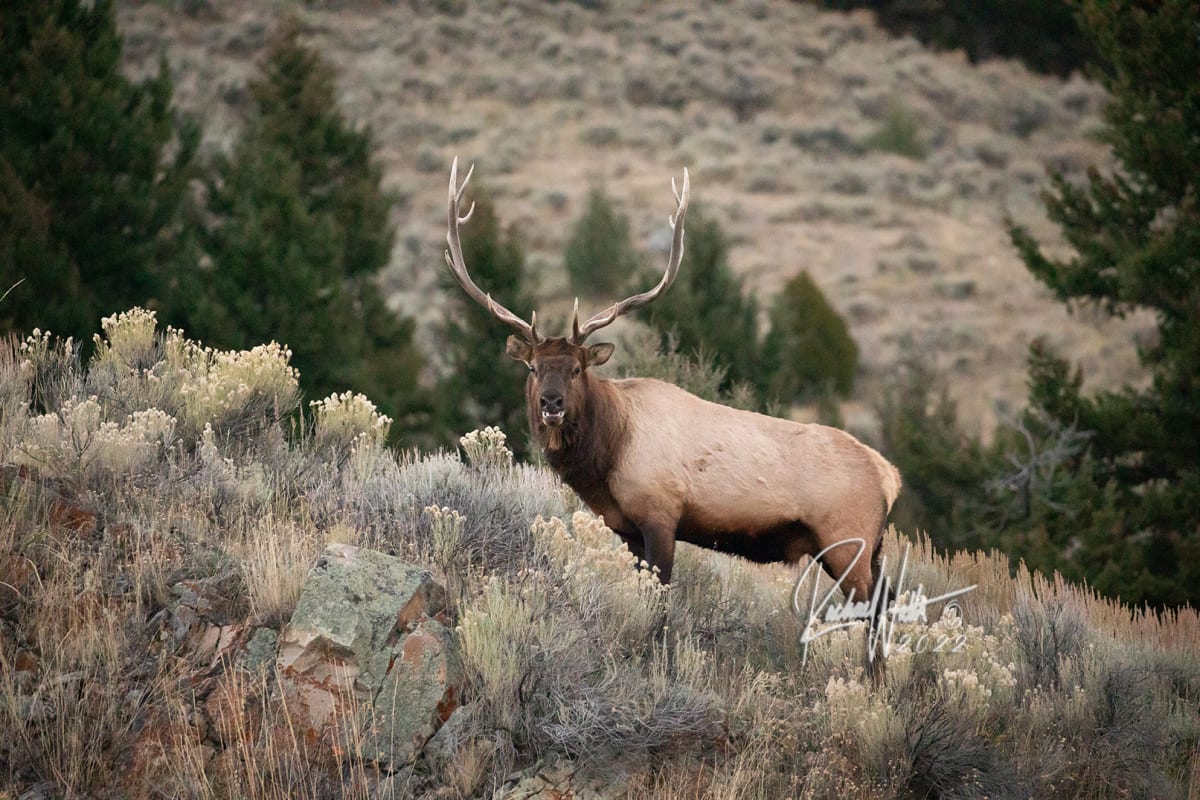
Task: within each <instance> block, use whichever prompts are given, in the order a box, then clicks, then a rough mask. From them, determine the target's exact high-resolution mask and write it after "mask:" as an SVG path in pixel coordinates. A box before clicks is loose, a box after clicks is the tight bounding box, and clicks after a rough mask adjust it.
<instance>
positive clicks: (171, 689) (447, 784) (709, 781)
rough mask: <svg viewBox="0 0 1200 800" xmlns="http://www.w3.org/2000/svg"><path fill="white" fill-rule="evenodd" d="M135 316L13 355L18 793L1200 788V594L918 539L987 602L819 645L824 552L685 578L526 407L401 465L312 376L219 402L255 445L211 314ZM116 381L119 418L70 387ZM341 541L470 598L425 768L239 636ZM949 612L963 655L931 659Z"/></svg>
mask: <svg viewBox="0 0 1200 800" xmlns="http://www.w3.org/2000/svg"><path fill="white" fill-rule="evenodd" d="M121 324H122V325H124V326H126V328H125V331H124V335H126V336H130V337H133V338H134V339H138V340H141V341H143V342H149V344H147V345H146V347H145V349H144V352H145V353H148V354H149V355H148V356H146V357H145V358H142V359H138V360H135V361H136V365H135V364H126V365H125V366H124V368H119V366H118V365H116V364H115V362H114V361H113V359H112V357H111V355H109V354H108V353H109V351H108V350H105V349H104V348H101V350H100V354H99V355H98V356H97V357H96V358H95V359H94V360H93V361H92V363H91V364H89V365H88V369H87V370H84V369H83V368H82V367H81V366H80V365H79V364H78V362H77V360H76V359H74V358H73V356H72V354H71V352H70V350H69V348H66V347H65V346H64V345H62V344H60V343H57V342H55V341H54V340H52V339H42V338H39V340H38V343H35V344H34V346H32V347H30V348H26V349H24V350H22V349H21V347H20V346H15V345H10V346H8V347H6V348H4V349H2V350H0V380H2V381H3V382H2V383H0V402H2V403H3V404H4V408H5V413H4V416H3V417H0V497H3V503H2V505H0V728H3V729H4V730H5V731H7V732H11V734H10V735H6V736H5V737H2V738H0V796H6V795H12V796H16V795H19V794H21V793H22V792H24V791H25V790H26V789H29V788H32V787H41V790H42V791H44V792H45V793H48V794H50V795H54V796H93V797H157V796H164V795H166V796H178V797H204V798H208V797H214V798H215V797H231V796H238V797H255V798H275V797H279V798H282V797H312V798H317V797H330V796H349V797H368V796H370V795H371V793H372V792H377V791H382V792H392V793H393V794H394V795H395V796H434V795H435V794H436V795H437V796H439V797H445V796H454V797H476V796H484V797H486V796H490V794H491V792H492V791H493V790H495V789H496V788H498V787H499V786H501V785H502V784H503V783H504V781H505V779H506V778H507V777H508V776H510V775H512V774H514V773H516V772H518V771H520V770H522V769H525V768H528V767H530V766H533V765H536V764H539V763H543V762H545V763H550V762H552V761H561V760H564V759H565V760H566V761H567V762H570V763H572V764H574V765H575V768H577V770H578V772H577V775H578V776H579V778H580V780H582V779H583V778H584V777H587V779H589V780H593V781H599V782H601V783H613V784H614V785H616V784H619V785H623V786H625V787H626V791H627V793H628V796H631V797H639V796H655V797H666V798H744V797H762V798H778V797H805V798H824V797H830V798H832V797H838V798H847V797H850V798H874V797H913V796H918V797H927V796H929V797H932V796H937V797H946V798H949V797H965V798H970V797H993V798H994V797H1047V798H1054V797H1063V796H1078V797H1185V796H1187V795H1188V792H1189V791H1191V792H1193V793H1194V792H1195V791H1196V788H1197V783H1196V781H1197V777H1196V764H1197V755H1196V754H1197V752H1198V743H1200V715H1198V714H1197V711H1196V709H1197V700H1198V699H1200V619H1198V618H1197V615H1196V613H1195V612H1193V611H1190V610H1184V611H1177V612H1171V613H1169V614H1164V615H1153V614H1149V613H1147V612H1141V611H1138V612H1133V611H1130V610H1129V609H1127V608H1124V607H1121V606H1119V605H1116V604H1114V603H1112V602H1110V601H1106V600H1102V599H1099V598H1097V597H1095V596H1094V595H1092V594H1091V593H1090V592H1088V591H1087V590H1086V589H1082V588H1079V587H1076V586H1072V585H1068V584H1065V583H1063V582H1062V581H1061V580H1059V579H1057V578H1056V579H1047V578H1044V577H1042V576H1039V575H1031V574H1030V573H1028V572H1027V571H1026V570H1024V569H1023V568H1018V569H1017V570H1016V571H1015V574H1014V573H1013V572H1012V571H1011V570H1010V565H1009V564H1008V562H1007V560H1006V559H1005V558H1004V557H1003V556H1001V555H998V554H992V555H985V554H978V553H974V554H965V553H960V554H956V555H954V556H952V557H948V558H943V557H940V556H937V555H935V554H934V553H933V552H932V549H931V548H930V546H929V543H928V541H927V540H925V539H924V538H923V537H919V536H918V537H916V538H915V539H910V538H908V537H905V536H902V535H900V534H898V533H896V532H894V531H893V532H891V533H890V534H889V535H888V537H887V540H886V543H885V552H886V553H887V554H888V555H889V561H890V562H891V564H892V569H895V566H896V562H897V560H898V559H899V558H900V556H901V554H902V552H903V548H904V546H905V545H911V548H912V550H911V553H910V555H909V561H908V573H907V574H908V588H909V589H912V588H913V587H915V586H916V585H917V584H918V583H919V584H922V585H923V587H924V589H925V591H926V593H927V594H930V595H933V594H937V593H940V592H943V591H948V590H951V589H954V588H960V587H963V586H966V585H970V584H975V585H976V588H975V590H974V591H973V592H971V593H970V594H967V595H966V596H964V597H963V598H962V599H961V603H960V606H959V607H960V611H961V614H960V615H955V614H953V613H951V614H947V615H944V616H942V617H941V618H940V619H931V620H930V622H931V623H932V624H931V625H930V626H918V627H915V628H911V629H903V628H902V629H901V630H900V631H899V633H901V634H903V633H909V634H911V635H912V636H911V639H910V641H909V642H908V643H907V644H904V643H903V642H901V641H897V643H896V646H895V648H894V649H893V651H892V653H891V655H890V657H889V659H888V663H887V670H886V674H885V677H884V680H883V682H882V685H881V686H879V687H878V688H873V687H872V685H871V682H870V681H869V680H865V679H864V674H863V670H862V652H863V643H862V640H863V637H862V631H861V629H856V630H851V631H843V632H839V633H835V634H831V635H829V636H826V637H824V638H821V639H818V640H817V641H815V642H814V643H813V645H812V648H811V651H810V653H809V655H808V659H807V662H804V661H803V659H802V648H801V644H800V634H801V628H802V625H801V621H800V620H798V619H797V617H796V616H795V615H794V614H793V613H792V611H791V610H790V604H791V601H792V584H793V582H794V581H795V579H796V577H797V574H798V571H797V570H796V569H789V568H784V567H761V566H757V565H752V564H749V563H746V562H743V561H740V560H737V559H730V558H727V557H725V556H720V555H717V554H714V553H711V552H708V551H702V550H698V549H695V548H691V547H687V546H681V548H680V552H679V558H678V562H677V564H678V568H677V573H676V580H675V582H674V584H673V585H672V586H671V588H669V589H664V588H663V587H662V586H660V585H659V584H658V583H657V582H656V581H655V580H653V579H652V578H651V577H650V576H649V575H648V574H647V573H646V572H644V571H639V570H637V569H635V568H634V565H633V563H632V557H631V556H630V555H629V553H628V551H627V550H626V549H625V548H624V547H623V546H621V545H620V543H619V540H617V539H616V538H615V537H614V536H612V534H611V533H610V532H609V531H608V530H607V529H606V528H604V526H603V525H602V524H601V523H600V522H599V521H598V520H596V519H595V518H593V517H591V516H590V515H588V514H585V513H572V512H576V509H577V505H576V502H575V501H574V500H573V499H571V497H570V495H569V494H568V493H565V492H564V491H563V489H562V487H561V486H560V485H559V484H558V482H557V481H556V480H555V479H554V478H553V477H552V476H551V475H549V474H548V473H547V472H545V471H544V470H540V469H537V468H533V467H527V466H517V465H513V464H512V463H511V460H510V459H509V457H508V456H507V454H506V450H505V448H504V441H503V438H502V437H501V436H499V435H498V433H497V432H496V431H487V432H479V433H477V434H475V435H473V436H472V437H469V438H468V439H467V440H466V441H464V448H465V450H466V452H467V453H468V459H467V461H466V462H464V461H463V460H460V459H459V458H458V457H457V456H455V455H453V454H434V455H421V454H416V453H408V454H401V455H396V454H394V453H391V452H389V451H387V450H385V449H383V448H382V447H380V445H379V437H378V436H376V435H375V434H374V433H372V432H373V431H378V429H379V427H380V423H379V420H378V419H377V418H376V417H374V416H372V415H371V414H370V413H368V412H369V409H368V408H367V407H366V406H365V405H363V404H362V403H361V402H360V401H358V400H356V399H354V398H333V399H331V400H330V401H329V402H328V403H326V404H325V405H324V406H323V407H322V411H321V412H320V413H321V414H324V415H326V416H325V417H324V418H323V419H322V420H320V421H319V423H318V425H320V426H324V427H323V429H322V428H319V429H318V430H317V431H316V432H315V433H312V434H305V435H303V436H299V437H297V438H296V439H295V440H294V441H288V440H287V439H286V438H285V437H284V436H283V435H282V434H281V432H280V429H281V427H283V426H284V425H285V421H284V420H283V418H282V415H284V414H287V413H288V412H289V411H290V408H289V404H288V403H287V402H281V401H280V398H284V399H287V398H293V399H292V400H291V401H290V402H293V403H294V394H293V391H294V387H293V386H292V385H291V383H290V382H289V380H286V379H284V380H282V381H281V380H279V379H278V378H272V379H271V380H267V381H262V382H260V383H259V384H257V385H256V387H257V388H255V389H254V390H253V391H250V392H243V393H241V394H239V395H238V399H237V402H236V403H233V404H228V405H219V406H210V407H209V408H211V411H210V412H209V413H210V414H211V415H212V418H214V419H215V418H217V417H220V419H221V420H222V422H221V425H220V427H221V428H222V429H223V430H227V431H228V430H236V431H239V432H240V435H239V436H237V437H232V436H222V435H220V434H219V433H218V432H217V430H216V428H217V426H215V425H213V424H212V421H211V419H208V420H206V419H204V418H203V417H202V416H201V415H199V413H198V412H197V411H195V409H197V408H200V407H202V406H198V405H196V404H194V403H193V404H191V405H189V404H188V403H186V402H183V401H182V400H181V399H180V398H174V397H172V396H171V395H170V394H169V393H163V390H161V388H158V387H159V386H161V385H162V384H168V385H170V384H171V382H172V381H173V380H175V378H177V377H178V376H177V375H175V372H174V370H175V369H176V367H174V366H173V365H172V364H173V363H174V362H172V361H171V356H170V348H169V347H168V344H169V343H170V342H171V341H176V343H178V340H179V337H178V334H172V335H168V336H163V335H161V334H154V333H153V319H152V317H150V316H149V315H141V316H138V315H136V314H135V315H132V316H127V317H125V318H124V322H122V323H121ZM130 326H133V327H130ZM138 326H140V327H138ZM147 332H149V333H150V335H149V337H148V338H147ZM135 334H136V335H135ZM172 336H174V337H175V339H172V338H171V337H172ZM245 357H246V358H261V356H259V355H253V356H252V355H246V356H245ZM241 358H242V356H239V355H238V354H225V355H222V356H220V357H219V358H218V357H214V358H211V359H209V360H208V361H206V362H205V363H207V364H211V365H214V366H213V367H212V368H214V369H216V368H218V367H216V366H215V365H217V364H229V365H237V364H239V363H241V362H240V359H241ZM271 363H274V362H271ZM225 368H229V367H225ZM265 371H266V372H267V373H269V374H271V375H275V376H287V375H288V374H289V373H287V372H286V370H281V369H278V368H276V367H271V368H270V369H266V370H265ZM149 375H156V376H158V381H153V380H150V379H149V378H148V377H147V376H149ZM174 385H176V386H177V387H178V389H177V391H180V392H183V391H184V390H183V387H184V386H185V385H187V384H186V382H184V381H182V380H179V381H176V382H175V384H174ZM83 392H88V393H89V394H86V395H85V394H82V393H83ZM189 394H190V393H189ZM93 396H94V397H95V398H97V399H95V400H92V402H93V403H94V404H95V407H96V408H95V410H94V411H93V412H90V415H85V416H71V415H70V414H68V413H67V411H65V410H64V409H73V408H78V407H80V406H81V405H82V404H84V403H87V402H88V401H89V399H90V398H91V397H93ZM34 398H41V399H40V400H38V403H39V405H40V406H41V407H40V408H35V407H33V406H31V405H30V403H31V401H32V400H33V399H34ZM99 398H104V399H103V400H101V399H99ZM46 403H51V405H45V404H46ZM53 403H58V404H59V405H58V406H57V407H56V406H54V405H53ZM156 404H162V405H164V406H166V407H169V408H172V409H174V410H175V413H172V414H168V416H170V417H171V418H172V419H174V420H175V428H174V430H175V431H176V433H175V434H174V436H173V438H170V439H169V440H162V441H160V440H159V439H156V438H152V437H150V436H148V434H147V431H146V430H145V429H142V428H138V427H137V426H136V425H135V424H133V420H135V419H141V418H143V417H144V416H145V413H144V412H148V411H151V410H154V409H158V410H159V411H162V410H163V409H161V408H159V407H158V405H156ZM189 409H190V410H189ZM231 409H232V410H231ZM338 409H341V411H340V412H339V410H338ZM164 413H166V412H164ZM339 413H341V414H342V415H343V416H341V417H339V416H338V415H339ZM139 414H141V415H142V416H141V417H139V416H138V415H139ZM175 414H180V415H181V417H176V416H175ZM188 414H191V415H192V416H190V417H188V416H186V415H188ZM329 414H333V417H329V416H328V415H329ZM181 418H183V419H185V420H186V422H185V423H180V421H179V420H180V419H181ZM47 420H49V421H47ZM56 426H57V427H56ZM106 426H107V427H106ZM181 426H182V427H184V428H188V429H190V430H192V431H194V432H195V433H194V436H193V438H191V439H190V440H189V439H187V438H185V437H184V436H182V435H180V434H179V433H178V431H179V430H180V429H181ZM168 427H169V426H166V427H164V426H159V427H158V428H157V429H156V430H158V431H165V430H167V428H168ZM63 430H67V431H69V435H65V434H63V435H60V433H61V431H63ZM101 430H105V431H107V433H106V434H104V436H103V437H97V436H96V435H95V434H96V432H97V431H101ZM322 430H323V431H324V433H322V432H321V431H322ZM47 431H49V433H48V432H47ZM50 434H54V435H50ZM98 441H102V442H103V443H104V444H103V447H104V448H107V450H106V453H107V454H106V455H105V457H104V458H93V457H91V456H90V454H92V453H94V452H98V451H96V450H93V448H96V447H97V446H98V445H97V442H98ZM35 452H36V453H37V456H36V457H34V456H33V455H32V454H33V453H35ZM539 517H540V519H539ZM330 540H337V541H344V542H353V543H358V544H366V545H370V546H374V547H379V548H383V549H388V550H391V551H393V552H397V553H400V554H402V555H404V556H405V557H406V558H409V559H411V560H413V561H415V562H416V563H419V564H421V565H423V566H425V567H427V568H429V569H431V570H433V571H434V572H435V574H436V575H437V576H438V577H439V579H440V580H442V581H444V582H445V583H446V585H447V586H448V587H449V588H450V590H451V591H450V594H451V597H452V608H453V613H454V615H455V621H456V624H457V631H458V639H459V642H460V646H461V658H462V662H463V667H464V674H465V676H466V685H465V687H464V700H465V705H464V706H463V707H462V709H461V710H460V711H459V712H458V713H457V714H456V715H455V716H454V717H452V718H451V722H450V723H449V726H450V727H449V728H448V729H447V732H446V733H445V734H444V735H441V736H439V738H438V743H437V747H436V748H433V749H431V751H430V752H429V754H428V755H427V757H426V758H424V759H422V760H421V761H419V762H418V764H417V765H416V768H415V769H413V770H409V771H405V772H402V773H399V774H397V775H394V776H390V777H389V776H385V775H380V774H378V773H377V770H376V768H375V767H374V766H373V765H372V764H370V763H369V762H368V761H366V760H364V759H363V758H362V757H361V756H360V753H361V747H362V744H363V742H362V736H361V735H360V733H359V732H360V731H361V730H363V725H362V723H363V717H362V715H361V714H360V713H359V710H357V709H353V708H351V709H348V710H346V711H345V712H344V713H345V719H344V720H342V723H341V725H340V728H341V734H340V735H339V740H338V742H337V746H336V747H330V746H328V743H326V744H322V743H318V742H310V741H306V740H305V739H304V738H303V737H302V736H301V735H300V734H299V733H298V729H297V727H296V725H295V724H294V722H293V717H292V714H291V711H290V710H289V709H288V708H287V706H286V705H285V703H284V700H283V699H282V695H281V693H279V692H278V691H277V690H276V684H275V677H274V673H273V663H274V661H273V656H272V655H271V651H270V650H269V645H268V651H267V656H266V658H265V659H260V660H259V661H257V662H255V661H253V660H247V659H246V658H243V657H241V656H237V657H230V656H229V655H226V656H224V657H222V655H221V654H222V652H226V651H222V650H221V649H220V647H221V646H220V644H219V642H221V641H226V640H225V639H223V638H221V637H223V636H226V635H227V634H228V635H229V636H232V637H234V638H236V636H246V637H255V641H263V639H261V637H266V638H265V641H269V640H270V631H271V630H273V629H278V627H279V626H280V624H281V623H282V622H283V621H285V620H286V619H287V618H288V616H289V615H290V613H291V610H292V608H293V607H294V604H295V601H296V596H297V592H298V591H299V587H300V584H301V581H302V580H303V576H304V574H305V572H306V570H307V568H308V565H309V564H310V563H311V561H312V559H313V558H314V556H315V554H316V553H317V552H318V551H319V550H320V548H321V547H322V546H323V545H324V544H325V543H326V542H327V541H330ZM189 598H190V599H189ZM197 598H200V599H197ZM188 603H191V605H190V606H188ZM189 609H190V610H189ZM932 611H933V613H934V615H935V616H936V615H940V614H941V613H942V612H941V609H940V608H937V607H936V606H935V607H934V608H933V609H932ZM188 614H192V616H190V617H189V616H188ZM214 631H216V633H214ZM922 634H926V636H927V637H932V638H926V639H924V640H922V639H921V638H920V636H921V635H922ZM943 634H944V635H946V636H947V637H948V638H951V639H953V638H954V637H958V636H961V637H962V642H963V644H962V647H961V649H960V651H959V652H938V653H930V652H925V651H926V650H927V649H928V647H929V644H930V642H931V641H932V640H935V639H936V638H937V637H938V636H939V635H943ZM955 640H956V641H957V639H955ZM214 643H216V644H214ZM227 652H228V653H233V652H234V651H233V650H230V651H227ZM438 791H441V792H442V793H441V794H437V792H438Z"/></svg>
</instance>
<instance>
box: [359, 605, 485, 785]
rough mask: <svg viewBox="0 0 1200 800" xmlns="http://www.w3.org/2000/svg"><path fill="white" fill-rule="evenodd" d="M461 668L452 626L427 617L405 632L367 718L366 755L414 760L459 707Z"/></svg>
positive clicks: (385, 761) (392, 760)
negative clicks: (451, 630) (454, 649)
mask: <svg viewBox="0 0 1200 800" xmlns="http://www.w3.org/2000/svg"><path fill="white" fill-rule="evenodd" d="M461 677H462V676H461V672H460V669H459V666H458V663H457V660H456V659H455V658H454V654H453V643H452V641H451V639H450V632H449V631H447V630H446V628H445V626H443V625H442V624H441V623H439V622H437V621H436V620H432V619H428V620H425V621H423V622H421V623H419V624H418V625H417V627H416V628H415V629H414V630H413V631H412V633H410V634H409V635H408V636H406V637H405V638H404V641H403V643H402V644H401V645H400V647H399V653H398V655H397V657H396V658H395V659H394V660H393V662H392V667H391V670H390V671H389V672H388V675H387V679H386V680H385V681H384V683H383V686H382V687H381V688H380V689H379V692H378V694H376V696H375V702H374V704H373V705H372V707H371V709H370V711H369V712H368V715H367V717H366V719H365V720H364V722H366V724H367V727H366V732H367V735H366V737H365V741H364V742H363V751H364V756H365V757H366V758H367V759H368V760H371V761H376V762H378V763H380V764H387V765H402V764H408V763H411V762H412V761H414V760H415V759H416V757H417V756H418V755H420V753H421V749H422V748H423V747H424V746H425V743H426V742H427V741H429V739H430V737H432V736H433V734H434V733H436V732H437V730H438V728H440V727H441V725H442V723H443V722H445V721H446V720H447V719H448V718H449V717H450V715H451V714H452V713H453V712H454V710H455V709H456V708H457V707H458V701H459V687H460V686H461V685H462V680H461Z"/></svg>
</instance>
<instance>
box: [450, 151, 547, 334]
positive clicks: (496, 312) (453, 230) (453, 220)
mask: <svg viewBox="0 0 1200 800" xmlns="http://www.w3.org/2000/svg"><path fill="white" fill-rule="evenodd" d="M474 173H475V165H474V164H472V165H471V168H470V169H469V170H467V177H466V178H464V179H463V182H462V186H459V185H458V157H457V156H456V157H455V158H454V163H453V164H451V165H450V202H449V206H448V208H447V213H446V225H447V231H446V244H447V245H448V247H449V249H447V250H446V266H448V267H449V268H450V274H451V275H453V276H454V279H455V280H456V281H458V285H459V286H461V287H462V288H463V291H464V292H466V293H467V296H468V297H470V298H471V299H472V300H474V301H475V302H476V303H479V305H481V306H483V307H484V308H486V309H487V310H488V312H489V313H490V314H491V315H492V316H493V317H495V318H496V319H498V320H500V321H501V322H503V323H504V324H506V325H511V326H512V327H513V328H516V330H517V332H518V333H520V334H521V335H522V336H524V337H525V339H526V340H527V341H529V342H531V343H533V344H537V342H538V335H537V323H536V322H534V323H533V324H530V323H528V322H526V321H525V320H523V319H521V318H520V317H518V316H517V315H516V314H514V313H513V312H511V311H509V310H508V309H507V308H505V307H504V306H502V305H500V304H499V303H497V302H496V301H495V300H493V299H492V296H491V295H490V294H485V293H484V292H483V291H482V290H481V289H480V288H479V287H478V286H476V285H475V281H473V280H471V275H470V273H468V272H467V264H466V261H464V260H463V254H462V242H461V241H460V240H459V237H458V226H459V225H460V224H462V223H465V222H467V221H468V220H469V219H471V215H472V214H474V213H475V204H474V203H471V207H470V208H469V209H467V213H466V214H464V215H463V216H461V217H460V216H459V215H458V204H459V202H460V201H461V200H462V196H463V192H465V191H466V189H467V184H468V183H469V182H470V180H471V175H473V174H474ZM534 319H535V320H536V317H535V318H534Z"/></svg>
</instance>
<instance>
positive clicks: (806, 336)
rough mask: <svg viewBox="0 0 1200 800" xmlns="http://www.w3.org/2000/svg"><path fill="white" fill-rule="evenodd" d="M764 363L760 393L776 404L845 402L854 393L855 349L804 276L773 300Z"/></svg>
mask: <svg viewBox="0 0 1200 800" xmlns="http://www.w3.org/2000/svg"><path fill="white" fill-rule="evenodd" d="M763 362H764V365H765V367H766V369H765V370H764V371H763V376H764V377H765V378H766V384H765V386H764V387H763V388H764V389H765V391H766V394H767V396H769V397H773V398H775V399H777V400H779V401H780V402H784V403H791V402H792V401H794V400H796V399H803V400H810V399H815V398H818V397H821V396H828V395H831V394H837V395H840V396H842V397H846V396H848V395H849V394H850V391H851V389H853V388H854V372H855V370H856V369H857V368H858V345H856V344H855V343H854V339H852V338H851V337H850V329H849V327H847V325H846V320H845V319H843V318H842V315H841V314H839V313H838V312H837V310H836V309H834V307H833V306H831V305H830V304H829V301H828V300H826V299H825V295H824V294H823V293H822V292H821V290H820V288H819V287H818V286H817V285H816V283H814V282H813V280H812V278H810V277H809V276H808V273H807V272H801V273H800V274H799V275H797V276H796V277H794V278H792V279H791V280H790V281H788V282H787V284H786V285H785V286H784V287H783V291H782V292H781V293H780V294H779V295H778V296H777V297H776V298H775V302H774V304H773V305H772V307H771V330H770V332H769V333H768V334H767V336H766V339H765V340H764V342H763Z"/></svg>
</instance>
